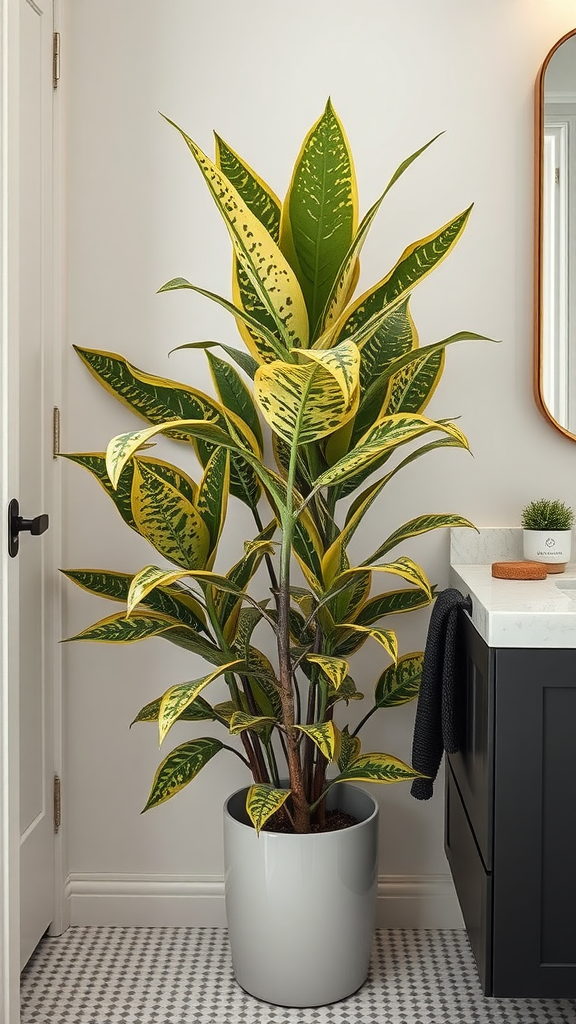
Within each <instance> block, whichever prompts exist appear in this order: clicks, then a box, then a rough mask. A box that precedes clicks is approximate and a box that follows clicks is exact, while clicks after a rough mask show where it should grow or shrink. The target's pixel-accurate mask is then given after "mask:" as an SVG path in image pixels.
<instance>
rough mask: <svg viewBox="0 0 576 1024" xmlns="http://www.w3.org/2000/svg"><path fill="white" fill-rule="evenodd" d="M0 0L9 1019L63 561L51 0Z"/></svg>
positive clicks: (38, 852) (38, 806)
mask: <svg viewBox="0 0 576 1024" xmlns="http://www.w3.org/2000/svg"><path fill="white" fill-rule="evenodd" d="M0 11H1V14H2V32H1V36H0V39H1V50H2V52H1V58H2V67H3V75H2V83H1V90H2V103H1V115H0V128H1V135H0V143H1V145H0V150H1V158H2V159H1V164H2V172H3V173H2V175H1V179H0V180H1V192H2V202H1V214H0V216H1V219H2V225H1V226H2V239H3V245H2V250H1V261H0V276H1V288H0V313H1V315H0V357H1V358H0V424H1V437H0V454H1V460H0V494H1V498H2V515H1V525H2V535H1V537H0V549H1V552H0V730H1V732H0V840H1V849H0V853H1V860H2V870H1V871H0V915H1V918H2V920H1V922H0V923H1V928H0V1019H1V1020H2V1021H3V1022H4V1021H5V1022H6V1024H13V1022H14V1024H15V1022H17V1020H18V988H17V982H18V973H19V968H20V967H21V966H23V965H24V964H25V963H26V961H27V960H28V958H29V956H30V954H31V953H32V951H33V949H34V947H35V946H36V944H37V943H38V941H39V939H40V938H41V936H42V935H43V933H44V932H45V931H46V929H47V928H48V926H49V925H50V923H51V921H52V918H53V904H54V827H53V764H54V755H53V720H52V678H51V673H52V666H53V664H54V656H53V645H54V625H53V608H54V604H55V602H54V594H53V591H54V570H53V561H54V559H53V554H52V532H51V531H48V532H43V527H45V526H46V523H45V522H43V521H42V520H40V522H38V521H36V522H33V520H35V519H36V517H38V516H40V515H42V514H48V515H50V514H51V505H52V494H53V491H54V486H53V479H54V470H53V465H52V458H51V455H52V429H51V423H52V394H53V374H54V366H55V360H54V356H53V281H52V274H53V224H52V206H53V198H52V183H53V171H52V35H53V28H52V26H53V9H52V0H0ZM11 499H13V500H11ZM16 502H17V503H18V506H17V505H16ZM9 510H10V512H11V516H10V514H9ZM10 523H12V529H10ZM18 527H20V532H18V533H17V528H18ZM16 546H18V549H19V550H18V552H17V553H16V551H15V548H16Z"/></svg>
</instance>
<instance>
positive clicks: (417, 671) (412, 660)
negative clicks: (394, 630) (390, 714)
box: [374, 651, 424, 708]
mask: <svg viewBox="0 0 576 1024" xmlns="http://www.w3.org/2000/svg"><path fill="white" fill-rule="evenodd" d="M423 660H424V655H423V654H422V651H417V652H414V653H412V654H404V655H403V657H401V658H399V659H398V663H397V664H396V665H390V666H389V667H388V668H387V669H385V670H384V672H383V673H382V675H381V676H380V678H379V679H378V682H377V683H376V689H375V693H374V703H375V705H376V707H378V708H393V707H397V705H399V704H406V703H407V702H408V701H410V700H414V698H415V697H417V696H418V693H419V690H420V682H421V680H422V662H423Z"/></svg>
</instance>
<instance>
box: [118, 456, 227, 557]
mask: <svg viewBox="0 0 576 1024" xmlns="http://www.w3.org/2000/svg"><path fill="white" fill-rule="evenodd" d="M133 466H134V472H133V478H132V513H133V516H134V522H135V523H136V527H137V529H138V532H139V533H140V534H141V535H142V536H143V537H145V538H146V540H147V541H148V542H149V543H150V544H152V546H153V547H154V548H156V550H157V551H159V552H160V554H161V555H163V556H164V558H167V559H168V560H169V561H171V562H175V563H176V565H180V566H183V568H185V569H201V568H204V566H205V565H206V562H207V560H208V555H209V553H210V533H209V529H208V527H207V526H206V524H205V522H204V520H203V519H202V516H201V515H200V512H199V510H198V509H197V508H195V507H194V505H191V504H190V502H189V501H188V500H187V498H185V497H184V496H183V495H182V494H181V493H180V491H178V490H176V488H175V487H172V486H171V484H168V483H167V482H166V481H165V480H163V479H162V478H161V477H159V476H157V475H156V473H154V472H153V471H152V470H151V469H150V468H149V467H148V466H146V465H145V464H144V463H143V462H140V461H139V460H138V459H134V463H133Z"/></svg>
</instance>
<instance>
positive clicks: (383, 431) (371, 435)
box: [314, 413, 468, 490]
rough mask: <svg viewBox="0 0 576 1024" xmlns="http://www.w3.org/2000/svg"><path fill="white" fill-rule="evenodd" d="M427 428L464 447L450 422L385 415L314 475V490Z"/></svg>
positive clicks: (372, 461)
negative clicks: (324, 469) (336, 458)
mask: <svg viewBox="0 0 576 1024" xmlns="http://www.w3.org/2000/svg"><path fill="white" fill-rule="evenodd" d="M431 430H439V431H441V432H442V433H445V434H448V435H450V437H453V438H455V439H456V440H457V441H458V443H459V444H461V445H462V447H464V448H466V449H468V442H467V441H466V438H465V437H464V435H463V434H462V431H461V430H459V429H458V427H456V426H455V425H454V424H453V423H446V422H436V421H435V420H430V419H427V418H426V417H425V416H414V415H411V414H409V413H400V414H398V415H396V416H385V417H383V418H382V419H381V420H380V421H378V422H377V423H375V424H374V426H373V427H371V428H370V430H369V431H368V432H367V433H366V434H365V435H364V436H363V437H362V438H361V439H360V441H359V442H358V444H357V445H356V447H355V448H352V450H351V451H349V452H348V454H347V455H345V456H344V457H343V458H342V459H340V461H339V462H336V463H335V464H334V465H333V466H331V467H330V469H327V470H326V472H324V473H322V474H321V475H320V476H319V477H318V478H317V480H316V484H315V486H314V490H319V489H320V488H321V487H332V486H334V484H339V483H342V482H343V481H345V480H347V479H349V478H350V477H352V476H354V475H355V474H356V473H357V472H358V471H359V470H364V469H366V468H367V467H369V466H371V465H372V466H374V468H376V465H375V464H376V460H378V459H379V458H381V457H382V456H383V455H385V454H386V453H387V452H392V451H394V450H395V449H396V448H398V447H399V446H400V445H402V444H407V443H408V442H409V441H414V440H416V438H418V437H421V435H422V434H426V433H429V432H430V431H431Z"/></svg>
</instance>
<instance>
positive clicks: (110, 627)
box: [64, 611, 178, 644]
mask: <svg viewBox="0 0 576 1024" xmlns="http://www.w3.org/2000/svg"><path fill="white" fill-rule="evenodd" d="M175 625H178V623H175V622H174V619H171V618H170V617H169V616H168V615H161V614H160V613H159V612H151V611H150V612H136V613H135V614H134V615H133V616H132V617H131V618H130V619H127V618H126V616H125V615H124V613H123V612H117V613H116V614H115V615H107V616H106V618H105V619H100V621H99V622H95V623H94V625H93V626H88V627H87V629H83V630H82V631H81V632H80V633H76V634H75V636H70V637H68V638H67V639H66V640H65V641H64V643H69V642H70V641H72V640H94V641H97V642H98V643H105V644H134V643H136V642H137V641H138V640H145V639H147V637H150V636H158V635H160V634H162V633H165V632H166V631H167V630H172V629H174V626H175Z"/></svg>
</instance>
